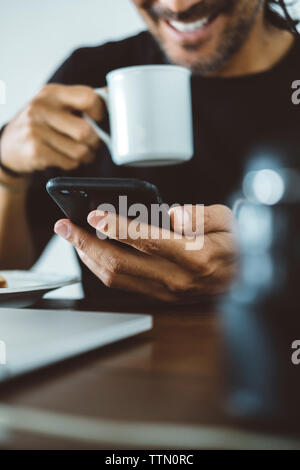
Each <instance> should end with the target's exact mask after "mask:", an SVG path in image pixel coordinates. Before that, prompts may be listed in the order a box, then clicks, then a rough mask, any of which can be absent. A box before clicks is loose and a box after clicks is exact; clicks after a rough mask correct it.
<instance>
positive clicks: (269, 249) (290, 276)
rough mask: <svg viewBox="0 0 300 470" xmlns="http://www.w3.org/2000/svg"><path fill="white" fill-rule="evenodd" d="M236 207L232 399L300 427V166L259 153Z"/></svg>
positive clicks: (252, 414)
mask: <svg viewBox="0 0 300 470" xmlns="http://www.w3.org/2000/svg"><path fill="white" fill-rule="evenodd" d="M235 211H236V217H237V220H238V232H239V240H240V248H241V272H240V277H239V280H238V281H237V282H236V284H235V285H234V286H233V289H232V290H231V292H230V293H229V294H228V295H227V296H226V298H225V299H224V302H223V305H222V311H223V313H224V317H223V319H224V330H225V358H226V363H225V365H226V367H225V371H226V379H227V380H226V381H227V387H228V388H227V391H228V396H227V404H226V407H227V410H229V412H230V413H231V414H232V415H234V416H236V417H239V418H246V419H250V420H251V421H253V422H256V421H259V422H264V423H269V424H270V423H272V424H275V423H278V424H280V425H282V426H285V425H287V426H291V425H292V426H293V427H294V425H296V427H297V424H298V426H299V429H300V364H299V365H296V364H293V362H292V355H293V353H295V350H294V349H292V345H293V342H294V341H295V340H300V282H299V281H300V174H299V172H297V171H296V170H293V169H292V168H284V167H282V166H281V165H280V163H279V162H278V161H275V160H274V161H272V160H271V161H269V162H268V163H266V162H263V161H262V160H256V161H254V162H253V163H252V168H250V170H249V171H248V172H247V174H246V176H245V178H244V182H243V196H242V198H241V199H240V200H238V201H236V203H235ZM299 344H300V343H299ZM298 357H299V358H300V354H299V355H298Z"/></svg>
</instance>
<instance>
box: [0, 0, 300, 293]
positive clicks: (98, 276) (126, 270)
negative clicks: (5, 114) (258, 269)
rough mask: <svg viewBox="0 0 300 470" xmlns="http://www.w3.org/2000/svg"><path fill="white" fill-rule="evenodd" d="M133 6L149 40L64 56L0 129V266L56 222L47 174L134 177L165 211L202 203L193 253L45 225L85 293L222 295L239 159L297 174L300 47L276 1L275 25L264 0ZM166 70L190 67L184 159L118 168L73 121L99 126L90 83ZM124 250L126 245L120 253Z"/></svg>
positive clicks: (30, 249)
mask: <svg viewBox="0 0 300 470" xmlns="http://www.w3.org/2000/svg"><path fill="white" fill-rule="evenodd" d="M133 2H134V4H135V6H136V7H137V9H138V10H139V12H140V14H141V15H142V17H143V18H144V20H145V22H146V24H147V26H148V29H149V31H148V32H143V33H141V34H139V35H138V36H136V37H132V38H128V39H126V40H124V41H120V42H115V43H109V44H106V45H104V46H101V47H96V48H84V49H79V50H77V51H76V52H74V53H73V54H72V56H71V57H70V58H69V59H68V60H67V61H66V62H65V63H64V64H63V66H62V67H61V68H60V69H59V70H58V71H57V72H56V73H55V75H54V76H53V77H52V79H51V80H50V82H51V84H50V85H48V86H46V87H45V88H43V90H42V91H41V92H40V93H39V94H38V95H37V96H36V97H35V98H34V99H33V101H32V102H31V103H29V105H28V106H26V107H25V109H24V110H22V111H21V112H20V113H19V114H18V115H17V116H16V117H15V118H14V119H13V120H12V121H11V122H10V123H9V124H8V125H7V127H6V128H5V129H4V132H3V134H2V138H1V141H0V144H1V161H2V169H0V217H1V223H0V266H1V267H3V268H4V267H5V268H29V267H30V266H31V265H32V264H33V262H34V261H35V260H36V259H37V256H38V255H39V254H40V253H41V251H42V250H43V248H44V247H45V245H46V243H47V242H48V240H49V238H50V237H51V233H52V226H53V224H54V223H55V221H57V220H58V219H59V218H60V216H61V215H60V213H59V210H58V209H56V207H55V206H54V204H53V203H52V202H51V200H50V199H49V197H48V196H47V194H46V192H45V189H44V186H45V183H46V181H47V179H48V178H50V177H52V176H57V175H61V174H68V175H74V176H79V175H80V176H95V175H99V176H117V177H136V178H141V179H144V180H148V181H150V182H152V183H154V184H156V185H157V186H158V188H159V189H160V191H161V193H162V196H163V199H164V201H165V202H166V203H168V204H170V205H171V204H173V203H174V202H176V203H180V204H190V205H193V204H199V203H205V205H206V207H205V237H204V247H203V249H202V250H199V251H197V252H188V251H186V250H185V248H184V239H183V240H172V239H170V240H162V239H160V240H151V239H150V240H132V239H131V238H130V237H128V238H127V239H126V240H122V241H121V243H120V244H112V242H111V241H108V240H99V239H98V238H97V237H96V235H91V234H88V233H87V232H85V231H84V230H82V229H80V228H78V227H76V226H74V225H73V224H72V223H71V222H70V221H67V220H61V221H59V222H57V223H56V225H55V232H56V233H58V234H59V235H60V236H62V237H64V238H65V239H67V240H68V241H69V242H70V243H72V245H74V247H75V248H76V250H77V253H78V256H79V259H80V262H81V266H82V271H83V284H84V288H85V292H86V295H88V296H97V295H101V296H102V295H104V292H106V291H107V289H106V290H105V289H104V288H100V287H101V286H103V285H106V286H108V287H110V288H111V289H113V292H114V288H116V289H121V290H123V291H128V292H134V293H138V294H142V295H146V296H148V297H149V296H150V297H152V298H154V299H159V300H163V301H167V302H181V301H183V302H190V301H191V302H193V301H197V300H199V298H201V296H202V295H204V294H214V293H218V292H222V291H223V290H224V289H225V288H226V286H227V285H228V282H229V280H230V279H231V278H232V276H233V274H234V272H235V262H236V260H235V258H236V248H235V243H234V238H233V234H232V232H231V227H232V214H231V212H230V210H229V209H228V208H226V207H225V206H224V205H219V204H226V202H228V200H229V197H230V196H231V195H232V194H233V193H234V191H236V190H238V189H239V188H240V186H241V181H242V175H243V172H244V169H245V167H246V164H247V160H248V158H250V157H251V156H252V155H257V154H258V153H259V152H263V153H264V154H265V153H266V152H269V153H270V152H271V153H273V154H274V152H277V153H278V154H279V155H283V156H287V157H289V158H292V159H293V162H294V164H295V165H298V166H299V156H298V151H299V150H298V149H299V148H300V132H299V129H300V122H299V118H298V114H297V108H296V106H293V105H292V103H291V99H290V94H291V83H292V81H293V80H295V79H296V78H297V76H298V77H299V72H300V65H299V60H298V57H299V52H300V44H299V40H298V39H295V34H293V33H294V32H295V26H294V23H293V22H292V21H291V19H290V18H289V17H288V16H287V12H286V10H285V6H284V3H283V2H280V4H281V6H282V7H283V8H284V13H285V15H286V19H283V18H282V17H280V16H279V15H278V14H277V13H275V12H273V10H272V9H271V7H272V3H273V2H271V1H269V0H133ZM116 14H117V12H116ZM164 63H174V64H180V65H184V66H187V67H189V68H190V69H192V71H193V72H194V73H193V80H192V91H193V105H194V122H195V129H194V131H195V155H194V158H193V159H192V160H191V161H190V162H189V163H187V164H184V165H179V166H174V167H166V168H158V169H157V168H156V169H145V168H144V169H132V168H131V169H129V168H122V167H116V166H114V165H113V163H112V161H111V159H110V156H109V155H108V153H107V151H106V149H105V148H104V147H103V146H100V147H99V144H100V142H99V140H98V138H97V136H96V135H95V134H94V132H93V130H92V129H91V128H90V127H89V126H88V124H87V123H86V121H84V120H83V118H82V115H81V113H82V112H83V111H84V112H86V113H88V114H89V115H90V116H91V117H92V118H93V119H95V120H97V121H100V120H102V119H103V118H104V117H105V114H106V112H105V107H104V104H103V102H102V101H101V100H100V98H99V97H98V96H97V95H96V94H95V93H94V91H93V88H96V87H104V86H105V75H106V74H107V73H108V72H109V71H111V70H113V69H116V68H120V67H123V66H132V65H141V64H164ZM101 202H102V201H101ZM192 216H193V210H192V207H191V208H190V210H186V211H184V212H183V211H182V210H181V209H180V208H179V209H177V210H175V211H173V212H172V213H171V218H172V222H173V226H174V224H175V222H176V221H177V226H178V223H180V220H181V221H182V227H181V229H182V230H184V228H185V227H186V224H187V223H188V219H189V218H190V219H191V217H192ZM110 217H113V216H110ZM186 220H187V222H185V221H186ZM88 221H89V223H90V225H91V226H92V227H94V228H97V229H98V230H100V231H103V230H104V225H105V226H106V222H107V220H106V222H105V223H104V225H103V218H102V216H101V214H100V213H97V212H94V213H92V214H90V215H89V218H88ZM178 221H179V222H178ZM190 221H191V220H190ZM121 222H122V221H121ZM123 222H124V221H123ZM108 235H111V236H112V234H111V233H108ZM125 244H129V245H131V246H132V247H133V248H134V250H131V251H126V250H125V249H124V245H125ZM92 273H93V274H92ZM106 295H107V294H106Z"/></svg>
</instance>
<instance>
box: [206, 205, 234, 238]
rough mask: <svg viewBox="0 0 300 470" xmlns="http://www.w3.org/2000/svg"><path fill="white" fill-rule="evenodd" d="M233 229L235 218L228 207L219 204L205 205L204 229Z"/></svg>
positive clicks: (216, 230) (222, 230) (224, 230)
mask: <svg viewBox="0 0 300 470" xmlns="http://www.w3.org/2000/svg"><path fill="white" fill-rule="evenodd" d="M234 230H235V218H234V215H233V212H232V211H231V210H230V209H229V207H226V206H223V205H221V204H216V205H213V206H205V208H204V231H205V233H210V232H233V231H234Z"/></svg>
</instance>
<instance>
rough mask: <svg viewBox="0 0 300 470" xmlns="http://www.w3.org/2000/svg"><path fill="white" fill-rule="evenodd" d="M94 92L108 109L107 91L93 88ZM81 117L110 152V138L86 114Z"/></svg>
mask: <svg viewBox="0 0 300 470" xmlns="http://www.w3.org/2000/svg"><path fill="white" fill-rule="evenodd" d="M94 91H95V93H97V95H99V96H100V97H101V98H102V99H103V101H104V103H105V104H106V107H107V108H108V90H107V89H105V88H95V90H94ZM83 117H84V119H85V120H86V121H87V122H88V123H89V124H90V125H91V126H92V128H93V129H94V131H95V132H96V134H97V135H98V136H99V137H100V139H101V140H102V141H103V142H104V143H105V144H106V146H107V148H108V150H109V151H110V152H111V150H112V145H111V136H110V135H109V134H108V133H107V132H105V131H104V130H103V129H101V127H100V126H98V124H96V122H95V121H94V120H93V119H92V118H91V117H90V116H89V115H88V114H86V113H83Z"/></svg>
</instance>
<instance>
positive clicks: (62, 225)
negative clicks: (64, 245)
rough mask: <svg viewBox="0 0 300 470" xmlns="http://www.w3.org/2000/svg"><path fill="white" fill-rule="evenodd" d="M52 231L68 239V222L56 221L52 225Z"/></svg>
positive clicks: (69, 232)
mask: <svg viewBox="0 0 300 470" xmlns="http://www.w3.org/2000/svg"><path fill="white" fill-rule="evenodd" d="M54 232H55V233H57V235H59V236H60V237H62V238H64V239H65V240H68V238H69V236H70V234H71V229H70V226H69V224H67V223H66V222H60V221H59V222H57V223H56V224H55V227H54Z"/></svg>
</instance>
